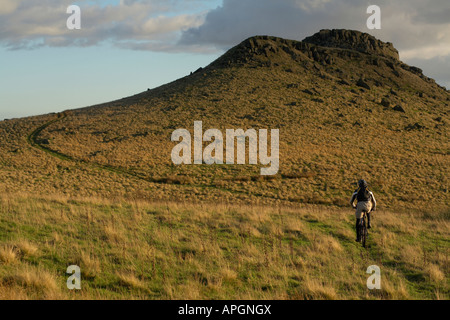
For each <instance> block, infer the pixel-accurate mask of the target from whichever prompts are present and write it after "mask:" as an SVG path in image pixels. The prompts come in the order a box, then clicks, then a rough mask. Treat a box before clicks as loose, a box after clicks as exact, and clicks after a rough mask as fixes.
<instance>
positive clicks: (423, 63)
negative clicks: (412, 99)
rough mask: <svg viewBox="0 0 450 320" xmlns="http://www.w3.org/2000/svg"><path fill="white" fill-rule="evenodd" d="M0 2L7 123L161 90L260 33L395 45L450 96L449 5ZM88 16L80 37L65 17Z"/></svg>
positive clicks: (414, 0)
mask: <svg viewBox="0 0 450 320" xmlns="http://www.w3.org/2000/svg"><path fill="white" fill-rule="evenodd" d="M376 2H377V3H376V4H377V5H379V6H380V7H381V12H382V20H381V21H382V29H381V30H368V29H367V27H366V20H367V18H368V15H367V13H366V8H367V7H368V6H369V5H370V4H374V3H371V2H368V1H367V2H366V1H357V0H276V1H275V0H148V1H141V0H109V1H104V0H103V1H102V0H79V1H71V0H40V1H30V0H0V119H4V118H13V117H23V116H29V115H37V114H43V113H49V112H58V111H62V110H66V109H72V108H78V107H84V106H89V105H93V104H96V103H101V102H107V101H111V100H115V99H119V98H122V97H125V96H129V95H132V94H136V93H138V92H141V91H144V90H146V89H147V88H153V87H157V86H159V85H162V84H164V83H167V82H170V81H173V80H176V79H178V78H180V77H183V76H185V75H187V74H189V72H190V71H194V70H196V69H197V68H199V67H202V66H206V65H207V64H209V63H210V62H212V61H213V60H214V59H216V58H217V57H218V56H220V55H221V54H222V53H223V52H224V51H225V50H226V49H228V48H230V47H232V46H234V45H236V44H237V43H239V42H240V41H242V40H243V39H245V38H246V37H249V36H253V35H257V34H269V35H274V36H280V37H285V38H290V39H296V40H302V39H304V38H305V37H306V36H309V35H312V34H314V33H315V32H317V31H319V30H320V29H325V28H328V29H332V28H347V29H356V30H360V31H363V32H368V33H371V34H372V35H374V36H375V37H377V38H379V39H381V40H383V41H390V42H392V43H394V46H395V47H396V48H397V49H398V50H399V52H400V59H401V60H402V61H404V62H406V63H408V64H411V65H415V66H418V67H420V68H422V69H423V70H424V73H425V75H427V76H430V77H432V78H435V79H436V80H437V82H438V83H439V84H441V85H444V86H447V88H449V87H450V71H449V70H450V19H449V17H450V2H449V1H448V0H428V1H423V0H397V1H389V0H378V1H376ZM71 4H76V5H79V6H80V8H81V13H82V16H81V26H82V28H81V30H68V29H67V27H66V20H67V18H68V17H69V15H68V14H67V13H66V9H67V7H68V6H69V5H71Z"/></svg>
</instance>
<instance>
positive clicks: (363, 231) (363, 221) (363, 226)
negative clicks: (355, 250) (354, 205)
mask: <svg viewBox="0 0 450 320" xmlns="http://www.w3.org/2000/svg"><path fill="white" fill-rule="evenodd" d="M360 232H361V244H362V246H363V247H364V248H365V247H366V240H367V227H366V217H365V216H364V217H363V218H362V219H361V231H360Z"/></svg>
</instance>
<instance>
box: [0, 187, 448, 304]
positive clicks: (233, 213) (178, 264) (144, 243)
mask: <svg viewBox="0 0 450 320" xmlns="http://www.w3.org/2000/svg"><path fill="white" fill-rule="evenodd" d="M0 217H1V219H0V230H2V232H1V233H0V234H1V237H0V298H3V299H25V298H39V299H436V298H439V299H448V298H449V291H448V290H449V278H448V268H449V265H448V250H449V247H450V244H449V241H448V230H449V229H448V219H443V218H442V215H434V216H433V217H432V218H430V217H429V215H427V218H420V215H418V214H417V215H411V214H409V213H405V212H395V213H394V212H387V211H385V212H383V211H380V212H377V213H376V214H375V218H374V225H375V227H374V228H373V229H372V230H371V232H370V236H369V248H368V249H364V248H362V247H361V245H360V244H358V243H356V242H355V241H354V237H355V235H354V230H353V224H354V221H353V220H354V219H353V214H352V212H351V211H350V210H342V209H338V208H332V207H321V206H306V207H303V208H297V209H296V208H288V207H256V206H254V207H250V206H249V207H242V206H240V207H233V206H226V205H220V204H215V205H214V204H196V205H194V204H181V203H178V204H176V203H151V202H144V201H126V200H119V199H117V200H105V199H99V198H79V199H71V198H66V197H56V196H53V197H29V196H25V195H11V194H10V195H4V196H2V197H1V198H0ZM410 225H412V226H411V227H410ZM8 248H12V250H13V253H14V254H13V255H14V256H15V257H13V258H12V261H11V259H9V260H8V259H7V258H5V257H10V255H8V252H10V251H11V250H10V251H8V250H7V249H8ZM9 254H10V253H9ZM71 264H76V265H79V266H80V267H81V271H82V290H80V291H70V290H68V289H67V288H66V286H65V282H66V280H67V277H68V275H66V274H65V270H66V268H67V267H68V266H69V265H71ZM372 264H375V265H378V266H380V268H381V274H382V289H381V290H375V291H371V290H368V289H367V288H366V280H367V277H368V275H367V274H366V273H365V270H366V268H367V267H368V266H369V265H372Z"/></svg>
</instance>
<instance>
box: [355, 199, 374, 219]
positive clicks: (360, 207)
mask: <svg viewBox="0 0 450 320" xmlns="http://www.w3.org/2000/svg"><path fill="white" fill-rule="evenodd" d="M371 209H372V201H359V202H358V203H357V204H356V212H355V216H356V219H361V217H362V213H363V212H365V213H367V212H369V211H370V210H371Z"/></svg>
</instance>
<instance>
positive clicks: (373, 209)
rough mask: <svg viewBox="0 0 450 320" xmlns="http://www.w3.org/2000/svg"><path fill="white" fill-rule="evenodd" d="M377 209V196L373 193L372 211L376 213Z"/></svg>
mask: <svg viewBox="0 0 450 320" xmlns="http://www.w3.org/2000/svg"><path fill="white" fill-rule="evenodd" d="M376 209H377V200H375V196H374V194H373V193H372V210H371V211H375V210H376Z"/></svg>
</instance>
